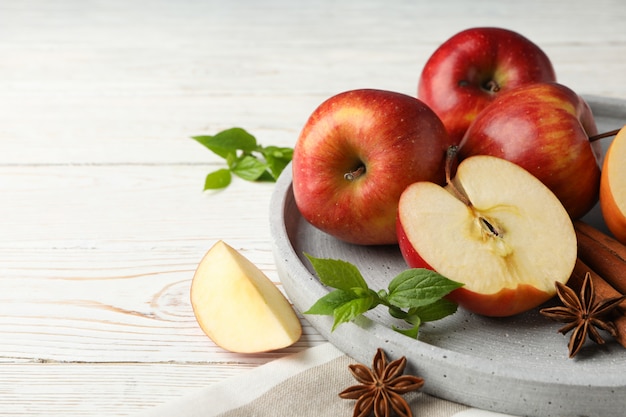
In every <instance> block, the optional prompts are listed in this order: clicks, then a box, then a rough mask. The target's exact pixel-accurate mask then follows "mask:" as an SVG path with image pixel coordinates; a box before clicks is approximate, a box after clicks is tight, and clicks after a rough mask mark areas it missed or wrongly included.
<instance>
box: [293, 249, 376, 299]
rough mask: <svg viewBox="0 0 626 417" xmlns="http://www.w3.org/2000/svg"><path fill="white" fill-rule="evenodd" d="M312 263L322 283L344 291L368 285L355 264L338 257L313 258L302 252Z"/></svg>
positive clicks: (365, 287) (366, 287)
mask: <svg viewBox="0 0 626 417" xmlns="http://www.w3.org/2000/svg"><path fill="white" fill-rule="evenodd" d="M304 255H305V256H306V257H307V258H308V259H309V262H311V265H313V269H315V272H316V273H317V276H318V277H319V279H320V281H321V282H322V284H324V285H327V286H329V287H332V288H337V289H340V290H344V291H350V290H352V289H354V288H362V289H365V290H367V289H368V286H367V283H366V282H365V279H364V278H363V276H362V275H361V272H359V270H358V269H357V267H356V266H354V265H352V264H351V263H349V262H346V261H342V260H339V259H322V258H315V257H313V256H311V255H309V254H306V253H305V254H304Z"/></svg>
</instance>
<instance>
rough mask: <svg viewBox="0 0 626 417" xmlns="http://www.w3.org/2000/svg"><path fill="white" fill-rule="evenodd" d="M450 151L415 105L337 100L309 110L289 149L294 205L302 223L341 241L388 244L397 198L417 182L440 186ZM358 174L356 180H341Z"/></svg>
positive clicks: (394, 99)
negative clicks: (354, 172)
mask: <svg viewBox="0 0 626 417" xmlns="http://www.w3.org/2000/svg"><path fill="white" fill-rule="evenodd" d="M450 145H451V142H450V139H449V136H448V134H447V132H446V130H445V127H444V125H443V123H442V122H441V120H440V119H439V118H438V117H437V115H436V114H435V113H434V112H433V111H432V110H431V109H430V108H429V107H428V106H427V105H426V104H424V103H423V102H422V101H420V100H418V99H417V98H415V97H411V96H409V95H406V94H402V93H398V92H392V91H385V90H376V89H359V90H350V91H345V92H342V93H339V94H337V95H335V96H333V97H330V98H329V99H327V100H326V101H324V102H323V103H322V104H320V105H319V106H318V107H317V108H316V109H315V110H314V112H313V113H312V114H311V116H310V117H309V119H308V121H307V122H306V124H305V125H304V128H303V130H302V132H301V134H300V136H299V138H298V141H297V142H296V145H295V147H294V153H293V159H292V172H293V193H294V198H295V202H296V205H297V207H298V209H299V211H300V212H301V214H302V216H303V217H304V218H305V219H306V220H307V221H308V222H309V223H311V224H312V225H313V226H315V227H317V228H318V229H320V230H322V231H324V232H326V233H328V234H330V235H332V236H334V237H336V238H338V239H340V240H342V241H345V242H349V243H353V244H359V245H386V244H395V243H397V236H396V228H395V222H396V215H397V210H398V200H399V198H400V194H401V193H402V191H403V190H404V189H405V188H406V187H407V186H408V185H409V184H411V183H413V182H416V181H421V180H428V181H433V182H436V183H439V184H442V183H444V182H445V154H446V150H447V148H448V147H449V146H450ZM359 167H361V168H364V171H363V172H362V173H361V174H360V175H355V178H354V179H353V180H352V181H350V180H347V179H346V178H345V175H346V173H350V172H353V171H355V170H357V169H358V168H359Z"/></svg>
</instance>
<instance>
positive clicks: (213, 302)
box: [191, 240, 302, 353]
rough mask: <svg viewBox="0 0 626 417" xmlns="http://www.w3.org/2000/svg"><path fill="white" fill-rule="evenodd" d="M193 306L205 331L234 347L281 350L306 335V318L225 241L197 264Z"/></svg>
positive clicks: (238, 349)
mask: <svg viewBox="0 0 626 417" xmlns="http://www.w3.org/2000/svg"><path fill="white" fill-rule="evenodd" d="M191 306H192V307H193V312H194V314H195V316H196V320H197V321H198V324H199V325H200V328H202V330H203V331H204V333H206V335H207V336H209V338H211V340H213V342H215V343H216V344H217V345H218V346H220V347H222V348H224V349H226V350H229V351H231V352H238V353H254V352H265V351H270V350H276V349H281V348H284V347H287V346H290V345H292V344H293V343H295V342H296V341H297V340H298V339H299V338H300V335H301V334H302V326H301V324H300V320H299V319H298V317H297V315H296V313H295V311H294V310H293V308H292V307H291V304H290V303H289V301H287V299H286V298H285V297H284V296H283V294H282V293H281V292H280V290H279V289H278V288H277V287H276V286H275V285H274V284H273V283H272V281H270V280H269V278H267V276H265V274H263V272H262V271H261V270H260V269H258V268H257V267H256V266H255V265H254V264H253V263H252V262H250V261H249V260H248V259H246V258H245V257H244V256H243V255H241V254H240V253H239V252H237V251H236V250H235V249H233V248H232V247H230V246H229V245H227V244H226V243H224V242H223V241H221V240H220V241H218V242H217V243H215V245H213V247H211V249H209V251H208V252H207V254H206V255H205V256H204V258H203V259H202V260H201V261H200V264H199V265H198V268H197V269H196V272H195V274H194V276H193V281H192V283H191Z"/></svg>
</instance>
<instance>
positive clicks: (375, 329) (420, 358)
mask: <svg viewBox="0 0 626 417" xmlns="http://www.w3.org/2000/svg"><path fill="white" fill-rule="evenodd" d="M585 98H586V99H587V101H588V102H589V104H590V105H591V107H592V109H593V111H594V115H595V117H596V121H597V123H598V128H599V130H600V131H608V130H610V129H615V128H619V127H621V126H623V125H624V124H626V102H625V101H621V100H613V99H611V100H609V99H604V98H600V97H591V96H586V97H585ZM610 140H611V139H604V140H603V141H604V143H603V146H604V148H605V150H606V146H607V145H608V142H609V141H610ZM291 180H292V178H291V170H290V167H288V168H287V169H286V170H285V171H284V173H283V175H282V176H281V178H280V179H279V181H278V183H277V184H276V188H275V191H274V195H273V197H272V201H271V219H270V223H271V233H272V237H273V241H274V248H273V250H274V255H275V259H276V265H277V268H278V273H279V276H280V279H281V281H282V283H283V285H284V288H285V291H286V292H287V294H288V296H289V297H290V299H291V301H292V302H293V303H294V305H295V307H296V308H297V309H298V310H300V311H305V310H307V309H308V308H309V307H310V306H311V305H312V304H313V303H314V302H315V301H316V300H317V299H319V298H320V297H322V296H323V295H324V294H326V293H328V291H329V289H328V288H326V287H325V286H323V285H322V284H321V283H320V282H319V281H318V279H317V278H316V277H315V275H314V274H313V273H312V268H311V267H310V265H309V263H308V261H307V260H306V258H304V256H303V253H304V252H306V253H310V254H311V255H313V256H316V257H324V258H335V259H343V260H346V261H349V262H352V263H354V264H355V265H357V267H358V268H359V269H360V270H361V272H362V273H363V275H364V276H365V278H366V280H367V281H368V283H369V285H370V286H371V288H374V289H382V288H387V283H388V282H389V280H390V279H391V278H393V277H394V276H395V275H396V274H398V273H399V272H401V271H402V270H404V269H406V265H405V263H404V261H403V259H402V257H401V255H400V252H399V250H398V248H397V247H396V246H388V247H361V246H355V245H350V244H346V243H342V242H340V241H338V240H337V239H335V238H333V237H331V236H329V235H327V234H324V233H322V232H320V231H319V230H317V229H315V228H313V227H312V226H310V225H309V224H308V223H307V222H306V221H305V220H304V219H303V218H302V217H301V215H300V213H299V211H298V209H297V207H296V205H295V202H294V198H293V193H292V188H291V182H292V181H291ZM586 220H587V221H589V222H592V223H594V224H596V225H599V226H601V227H604V226H603V225H602V224H601V216H600V211H599V208H598V207H596V208H594V210H593V211H592V212H591V213H589V214H588V215H587V216H586ZM305 318H306V320H307V321H309V322H310V323H311V325H312V326H313V327H315V328H316V329H317V330H318V331H319V332H320V333H321V334H322V335H323V336H324V337H325V338H327V339H328V340H329V341H330V342H331V343H333V344H334V345H335V346H337V348H339V349H340V350H342V351H344V352H345V353H347V354H348V355H350V356H352V357H353V358H354V359H356V360H358V361H359V362H362V363H365V364H370V363H371V360H372V357H373V356H374V353H375V351H376V349H377V348H378V347H382V348H383V349H384V350H385V351H386V353H387V355H388V356H389V357H390V358H392V359H394V358H397V357H399V356H406V357H407V359H408V363H409V365H408V368H407V372H410V373H415V374H417V375H420V376H422V377H423V378H425V380H426V384H425V385H424V388H423V391H424V392H426V393H428V394H432V395H435V396H438V397H441V398H445V399H448V400H451V401H456V402H459V403H463V404H467V405H470V406H474V407H478V408H482V409H485V410H492V411H497V412H501V413H509V414H514V415H528V416H561V417H563V416H598V417H600V416H602V417H605V416H609V415H613V416H614V415H623V413H624V410H626V349H624V348H622V347H621V346H619V345H618V344H617V343H616V342H614V341H613V340H611V341H610V342H609V343H608V344H607V345H604V346H602V347H600V346H597V345H593V346H592V345H586V346H585V347H584V348H583V350H582V351H581V352H580V353H579V354H578V355H577V356H576V358H574V359H569V358H568V355H567V342H568V340H569V334H568V335H567V336H563V335H561V334H560V333H557V329H558V328H559V327H560V324H559V323H555V322H552V321H549V320H547V319H545V318H544V317H543V316H541V315H540V314H539V313H538V309H536V310H533V311H530V312H528V313H525V314H522V315H519V316H515V317H511V318H498V319H494V318H485V317H481V316H477V315H474V314H472V313H469V312H467V311H464V310H461V309H459V311H458V312H457V313H456V314H454V315H452V316H449V317H446V318H445V319H443V320H439V321H436V322H432V323H426V324H424V325H423V326H422V328H421V330H420V336H419V340H414V339H412V338H409V337H407V336H403V335H401V334H399V333H397V332H395V331H393V330H391V329H390V327H389V326H390V324H392V321H391V319H389V316H388V313H387V311H386V310H384V309H383V307H377V308H376V309H374V310H372V311H370V312H369V313H368V314H367V316H366V317H362V318H360V319H358V320H356V321H354V322H351V323H347V324H343V325H341V326H339V327H338V328H337V329H335V331H334V332H331V331H330V329H331V325H332V318H331V317H328V316H314V315H306V316H305ZM396 324H397V323H396ZM589 343H591V342H589Z"/></svg>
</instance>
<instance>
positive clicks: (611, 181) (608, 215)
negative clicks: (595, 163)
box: [600, 126, 626, 244]
mask: <svg viewBox="0 0 626 417" xmlns="http://www.w3.org/2000/svg"><path fill="white" fill-rule="evenodd" d="M600 208H601V209H602V217H603V218H604V222H605V223H606V225H607V227H608V228H609V230H610V231H611V233H613V235H614V236H615V238H616V239H617V240H619V241H620V242H622V243H624V244H626V126H625V127H623V128H622V129H620V131H619V132H618V133H617V135H616V136H615V138H614V139H613V142H611V144H610V145H609V148H608V149H607V151H606V155H605V157H604V163H603V166H602V176H601V177H600Z"/></svg>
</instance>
